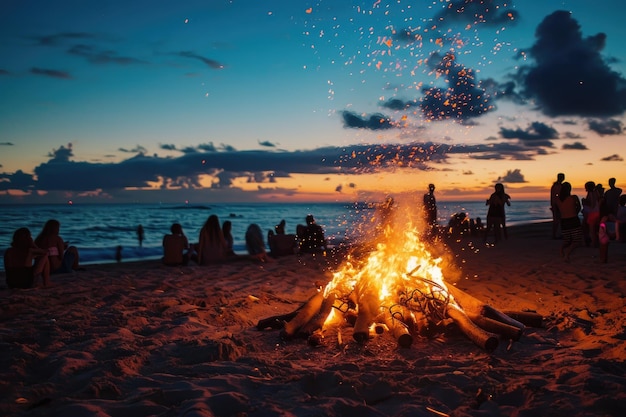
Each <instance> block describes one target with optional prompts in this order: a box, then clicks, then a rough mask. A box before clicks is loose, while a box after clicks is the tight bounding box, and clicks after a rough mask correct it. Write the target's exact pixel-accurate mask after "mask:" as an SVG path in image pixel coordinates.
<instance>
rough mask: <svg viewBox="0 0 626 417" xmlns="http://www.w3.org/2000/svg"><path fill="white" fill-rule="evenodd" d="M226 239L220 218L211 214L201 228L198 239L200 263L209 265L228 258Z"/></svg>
mask: <svg viewBox="0 0 626 417" xmlns="http://www.w3.org/2000/svg"><path fill="white" fill-rule="evenodd" d="M227 247H228V245H227V243H226V239H224V233H223V232H222V228H221V227H220V220H219V218H218V217H217V215H215V214H211V215H210V216H209V218H208V219H207V221H206V222H205V223H204V226H202V229H200V236H199V239H198V264H199V265H209V264H211V263H215V262H219V261H223V260H225V259H226V256H227V253H228V250H227Z"/></svg>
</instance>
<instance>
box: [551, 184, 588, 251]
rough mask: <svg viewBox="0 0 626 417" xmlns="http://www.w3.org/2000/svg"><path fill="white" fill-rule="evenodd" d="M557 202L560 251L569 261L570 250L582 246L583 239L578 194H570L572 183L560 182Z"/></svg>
mask: <svg viewBox="0 0 626 417" xmlns="http://www.w3.org/2000/svg"><path fill="white" fill-rule="evenodd" d="M557 204H558V206H559V212H560V213H561V235H562V236H563V244H562V245H561V251H560V252H561V256H562V257H563V259H565V261H567V262H569V260H570V255H571V253H572V251H573V250H574V249H576V248H577V247H579V246H582V240H583V232H582V227H581V223H580V218H579V217H578V212H580V209H581V203H580V200H579V198H578V196H577V195H575V194H572V185H571V184H570V183H569V182H563V184H561V191H560V193H559V199H558V200H557Z"/></svg>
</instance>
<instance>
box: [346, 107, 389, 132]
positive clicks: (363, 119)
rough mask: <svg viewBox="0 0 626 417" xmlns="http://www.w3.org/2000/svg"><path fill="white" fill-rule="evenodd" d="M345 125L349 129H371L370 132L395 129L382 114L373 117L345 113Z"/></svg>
mask: <svg viewBox="0 0 626 417" xmlns="http://www.w3.org/2000/svg"><path fill="white" fill-rule="evenodd" d="M342 116H343V125H344V127H348V128H357V129H370V130H384V129H391V128H393V127H394V125H393V123H392V122H391V120H390V119H389V118H388V117H387V116H384V115H382V114H380V113H376V114H372V115H371V116H369V117H367V116H360V115H358V114H356V113H353V112H350V111H344V112H343V113H342Z"/></svg>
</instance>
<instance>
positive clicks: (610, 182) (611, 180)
mask: <svg viewBox="0 0 626 417" xmlns="http://www.w3.org/2000/svg"><path fill="white" fill-rule="evenodd" d="M609 187H611V188H613V187H615V178H609Z"/></svg>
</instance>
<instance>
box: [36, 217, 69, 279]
mask: <svg viewBox="0 0 626 417" xmlns="http://www.w3.org/2000/svg"><path fill="white" fill-rule="evenodd" d="M60 228H61V223H59V221H58V220H55V219H51V220H48V221H47V222H46V223H45V224H44V226H43V229H42V230H41V233H39V235H38V236H37V238H36V239H35V245H37V247H39V248H42V249H46V250H47V251H48V261H49V262H50V273H52V274H60V273H66V272H72V271H73V270H77V269H78V261H79V258H78V249H76V246H69V245H68V243H67V242H64V241H63V239H61V236H59V230H60Z"/></svg>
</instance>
